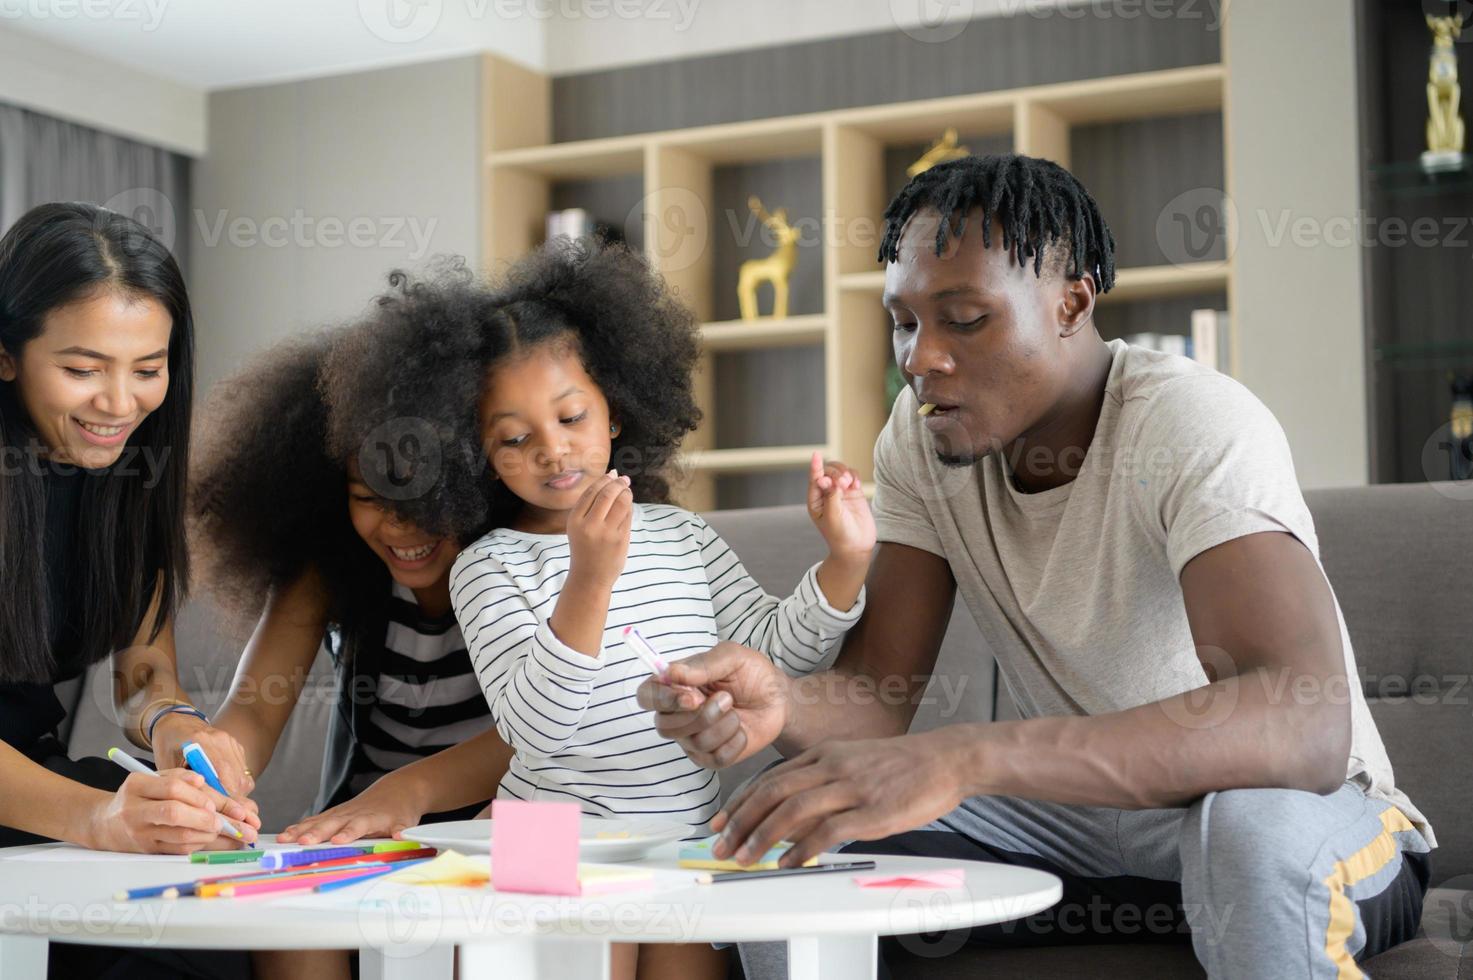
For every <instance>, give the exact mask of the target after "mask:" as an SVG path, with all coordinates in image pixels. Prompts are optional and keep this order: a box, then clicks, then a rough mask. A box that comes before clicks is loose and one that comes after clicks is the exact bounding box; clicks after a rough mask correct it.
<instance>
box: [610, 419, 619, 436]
mask: <svg viewBox="0 0 1473 980" xmlns="http://www.w3.org/2000/svg"><path fill="white" fill-rule="evenodd" d="M618 434H619V423H618V422H614V423H612V424H611V425H610V426H609V435H611V436H616V435H618Z"/></svg>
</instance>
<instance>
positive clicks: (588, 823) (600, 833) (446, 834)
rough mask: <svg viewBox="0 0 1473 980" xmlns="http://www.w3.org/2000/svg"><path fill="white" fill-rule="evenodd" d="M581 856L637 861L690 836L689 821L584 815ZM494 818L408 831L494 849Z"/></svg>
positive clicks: (462, 848) (468, 850)
mask: <svg viewBox="0 0 1473 980" xmlns="http://www.w3.org/2000/svg"><path fill="white" fill-rule="evenodd" d="M580 820H581V826H580V827H579V828H578V857H579V860H582V861H633V860H636V859H637V858H642V857H644V856H645V855H646V854H648V853H649V852H650V851H652V850H654V849H655V848H656V847H659V846H660V845H661V844H668V843H669V842H670V841H676V840H680V839H681V838H682V837H688V836H690V833H691V830H690V828H689V827H687V826H686V825H685V824H678V823H670V822H669V821H665V820H656V819H653V818H651V819H648V820H645V819H638V818H635V819H615V818H610V817H590V816H588V815H586V814H585V815H584V816H582V817H581V818H580ZM491 824H492V822H491V821H490V820H453V821H450V822H448V823H427V824H424V825H423V826H420V827H410V828H409V829H408V830H406V831H404V835H403V836H404V837H405V838H407V839H408V840H412V841H418V842H419V843H421V844H428V845H429V846H430V847H441V848H454V849H455V850H457V851H459V852H460V853H462V854H486V853H489V852H490V850H491V834H492V826H491Z"/></svg>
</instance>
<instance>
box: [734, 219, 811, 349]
mask: <svg viewBox="0 0 1473 980" xmlns="http://www.w3.org/2000/svg"><path fill="white" fill-rule="evenodd" d="M747 207H749V208H751V209H752V213H753V214H755V215H756V216H757V217H758V218H759V219H761V221H762V224H763V225H765V226H766V227H767V229H768V230H769V231H771V232H772V233H773V235H775V236H777V248H775V249H773V250H772V254H771V255H769V256H768V257H767V258H765V259H748V260H747V261H745V262H743V263H742V265H741V271H740V272H739V273H738V274H737V302H738V303H740V304H741V308H742V319H743V320H755V319H757V287H758V286H760V285H761V284H762V283H764V282H770V283H772V318H773V319H774V320H782V319H785V318H786V317H787V315H788V275H789V274H790V273H791V272H792V271H793V265H794V263H796V262H797V261H798V231H797V229H795V228H794V227H793V226H792V225H790V224H788V212H787V209H786V208H778V209H777V210H776V211H775V212H773V213H772V214H768V213H767V209H766V208H764V207H763V206H762V202H761V201H760V200H759V199H758V198H757V195H755V194H753V195H752V196H751V197H749V198H747Z"/></svg>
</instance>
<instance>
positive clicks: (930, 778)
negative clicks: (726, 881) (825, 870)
mask: <svg viewBox="0 0 1473 980" xmlns="http://www.w3.org/2000/svg"><path fill="white" fill-rule="evenodd" d="M955 738H956V733H951V732H947V731H946V730H944V729H943V730H941V731H936V732H926V733H924V734H919V735H901V736H897V737H894V738H879V739H864V740H860V741H850V742H843V741H834V742H825V743H823V744H821V745H817V746H815V747H813V748H811V749H809V750H808V751H807V752H804V753H803V754H802V755H800V756H798V757H797V758H795V759H792V760H790V761H788V762H784V763H782V764H781V765H779V766H775V767H773V768H772V769H769V770H768V771H767V772H765V773H763V774H762V775H760V776H758V777H757V778H756V779H755V780H753V781H752V782H751V783H749V784H748V785H747V786H746V787H744V788H743V789H741V790H739V791H738V792H737V793H736V794H735V795H734V796H733V797H732V798H731V799H730V800H728V801H727V803H726V806H724V807H723V808H722V810H721V812H720V813H718V814H717V815H716V817H715V819H714V820H712V821H711V827H712V829H713V830H715V831H717V832H719V833H720V834H721V837H720V839H718V840H717V842H716V846H715V849H714V854H715V856H716V857H717V858H721V859H725V858H728V857H732V856H733V855H735V857H736V860H737V861H739V862H742V863H749V862H752V861H755V860H757V859H758V858H759V857H761V856H762V855H763V854H765V853H766V852H767V850H768V849H769V848H771V847H773V846H774V845H776V844H777V843H779V842H780V841H784V840H789V841H792V842H793V848H792V849H791V850H789V851H788V852H787V853H786V854H785V855H783V858H782V865H783V866H784V867H796V866H797V865H800V864H802V863H803V862H805V861H807V860H808V859H809V858H812V857H814V856H815V855H817V854H819V853H820V852H822V851H824V850H827V849H828V848H830V847H832V846H833V845H835V844H838V843H840V842H842V841H849V840H876V839H878V838H881V837H888V836H889V835H891V834H898V833H902V832H904V831H907V830H914V829H916V828H917V827H923V826H925V825H926V824H928V823H930V822H931V821H933V820H935V819H937V818H938V817H940V816H942V815H943V814H946V813H949V812H950V811H951V810H953V809H954V808H956V806H957V805H958V804H960V803H961V801H962V797H963V795H964V794H963V788H962V777H961V767H962V766H961V761H960V759H959V758H958V757H957V753H955V752H953V751H951V750H950V746H951V745H952V744H954V742H955Z"/></svg>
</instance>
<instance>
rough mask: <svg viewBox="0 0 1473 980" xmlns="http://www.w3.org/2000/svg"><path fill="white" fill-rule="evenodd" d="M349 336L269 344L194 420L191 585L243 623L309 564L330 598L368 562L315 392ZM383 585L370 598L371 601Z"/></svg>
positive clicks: (335, 333) (341, 613)
mask: <svg viewBox="0 0 1473 980" xmlns="http://www.w3.org/2000/svg"><path fill="white" fill-rule="evenodd" d="M348 332H349V331H345V330H341V329H340V330H332V331H325V332H321V333H318V334H314V335H311V336H308V337H305V338H300V339H293V340H288V341H285V342H282V343H279V344H276V345H274V346H272V347H271V348H269V349H268V350H266V351H263V352H262V353H260V354H258V355H256V356H255V357H254V358H253V359H252V360H251V361H250V362H249V363H248V364H247V365H246V366H245V367H244V368H243V369H242V370H241V371H239V372H238V373H237V374H235V375H233V376H232V377H230V378H227V379H226V380H224V381H221V382H219V383H218V384H216V385H215V386H214V388H213V389H212V390H211V392H210V395H209V397H208V399H207V400H206V402H205V405H204V407H203V409H202V411H201V412H200V420H199V424H198V429H197V433H198V436H197V440H196V443H195V457H194V466H193V469H192V474H191V476H192V479H191V481H190V496H189V526H190V535H191V538H192V545H193V548H194V552H195V555H196V556H197V560H198V562H199V580H200V583H201V584H202V585H203V586H204V587H205V588H206V589H207V590H208V591H209V592H210V593H211V594H212V595H213V596H214V597H215V599H216V601H217V602H219V603H220V604H221V605H222V606H223V607H224V608H225V609H226V610H227V611H228V612H230V613H233V614H235V615H237V616H239V617H240V618H241V620H242V621H243V622H248V621H250V620H253V619H255V618H256V617H257V616H258V615H259V614H260V612H261V609H262V607H263V605H264V604H265V600H266V596H267V594H268V593H269V592H270V591H271V590H273V589H279V588H282V587H284V586H286V585H288V584H290V583H292V582H294V581H295V580H296V579H297V578H298V577H300V576H301V575H302V574H303V573H304V572H305V571H307V569H308V568H309V567H313V566H315V567H316V568H317V570H318V571H319V572H320V573H321V574H322V576H323V579H324V584H325V586H326V588H327V592H328V596H329V602H330V604H331V605H332V607H333V608H332V610H331V612H330V615H331V616H332V618H333V620H334V621H336V622H342V621H343V619H344V617H345V616H346V615H347V611H346V610H345V609H343V608H342V605H341V603H340V602H339V601H337V600H339V599H341V598H342V597H344V596H347V595H350V594H352V593H353V592H354V591H356V590H355V589H354V588H352V587H351V586H352V585H361V584H362V583H360V582H358V579H359V578H361V577H362V575H363V574H364V571H363V570H364V569H368V570H369V571H372V567H373V566H379V571H380V572H381V573H382V577H383V578H385V579H386V578H387V575H388V573H387V570H384V569H382V562H380V561H378V560H377V559H376V558H374V556H373V553H372V552H371V551H370V550H369V549H368V546H367V545H365V544H364V543H363V542H362V540H361V539H360V538H359V537H358V535H357V534H356V533H355V532H354V531H353V526H352V524H351V522H350V521H349V519H348V507H347V483H346V480H347V474H346V471H345V470H344V468H343V466H342V465H341V464H340V463H338V462H337V461H335V460H334V459H332V458H331V457H330V456H329V455H328V453H327V452H326V450H325V448H324V446H325V436H326V431H327V409H326V406H325V405H324V404H323V401H322V398H321V397H320V396H319V394H318V381H319V375H320V373H321V367H322V363H323V360H324V358H325V357H326V355H327V352H328V351H329V350H330V349H331V348H332V346H333V345H334V344H335V343H337V342H339V341H340V339H341V338H342V337H343V336H345V335H346V334H347V333H348ZM387 589H388V585H387V584H383V585H382V586H381V587H380V588H378V589H377V591H376V592H375V595H378V596H382V595H384V594H385V593H386V592H387Z"/></svg>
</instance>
